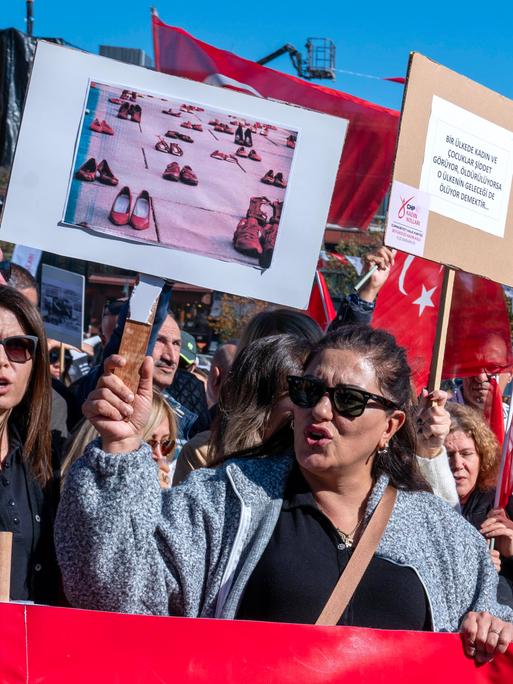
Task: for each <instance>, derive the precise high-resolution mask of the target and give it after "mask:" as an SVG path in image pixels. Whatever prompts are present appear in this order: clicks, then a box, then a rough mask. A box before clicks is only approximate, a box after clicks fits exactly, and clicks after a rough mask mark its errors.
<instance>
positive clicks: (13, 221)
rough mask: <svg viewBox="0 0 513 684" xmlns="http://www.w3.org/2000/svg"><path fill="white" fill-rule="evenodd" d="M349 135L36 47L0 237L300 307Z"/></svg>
mask: <svg viewBox="0 0 513 684" xmlns="http://www.w3.org/2000/svg"><path fill="white" fill-rule="evenodd" d="M216 120H217V121H218V122H219V123H220V124H221V127H219V126H218V125H216V123H215V121H216ZM182 124H185V126H184V125H182ZM347 125H348V122H347V121H346V120H345V119H341V118H338V117H333V116H328V115H324V114H319V113H317V112H312V111H308V110H306V109H302V108H300V107H293V106H289V105H285V104H281V103H277V102H274V101H269V100H265V99H263V98H259V97H253V96H250V95H245V94H241V93H238V92H235V91H233V90H231V89H222V88H217V87H213V86H208V85H204V84H201V83H197V82H194V81H188V80H185V79H181V78H176V77H173V76H168V75H166V74H162V73H156V72H154V71H151V70H148V69H144V68H141V67H135V66H130V65H126V64H123V63H120V62H117V61H114V60H110V59H106V58H102V57H98V56H96V55H91V54H86V53H83V52H79V51H77V50H70V49H68V48H63V47H60V46H56V45H51V44H48V43H44V42H39V43H38V46H37V50H36V57H35V61H34V66H33V70H32V75H31V79H30V84H29V89H28V94H27V99H26V104H25V110H24V115H23V121H22V125H21V130H20V135H19V139H18V145H17V149H16V156H15V160H14V164H13V168H12V173H11V178H10V183H9V188H8V193H7V200H6V205H5V209H4V213H3V218H2V227H1V230H0V238H1V239H5V240H13V241H16V242H22V243H24V244H27V245H30V246H32V247H37V248H39V249H46V250H49V251H52V252H57V253H60V254H64V255H66V256H71V257H76V258H82V259H89V260H91V261H96V262H102V263H107V264H111V265H114V266H118V267H120V268H128V269H133V270H136V271H139V272H142V273H148V274H153V275H155V276H160V277H163V278H172V279H174V280H179V281H182V282H187V283H192V284H196V285H200V286H203V287H208V288H212V289H216V290H222V291H225V292H232V293H235V294H240V295H244V296H250V297H257V298H260V299H264V300H268V301H273V302H277V303H281V304H287V305H290V306H295V307H300V308H301V307H302V308H304V307H306V305H307V302H308V298H309V295H310V289H311V284H312V280H313V276H314V272H315V266H316V263H317V259H318V254H319V248H320V245H321V242H322V238H323V233H324V229H325V224H326V218H327V214H328V208H329V204H330V201H331V195H332V191H333V186H334V182H335V176H336V172H337V168H338V164H339V161H340V155H341V151H342V147H343V143H344V138H345V133H346V130H347ZM194 126H195V127H194ZM238 129H241V130H242V143H241V136H240V134H239V135H238V134H237V131H238ZM43 131H44V134H42V132H43ZM239 133H240V132H239ZM157 144H158V146H157ZM156 146H157V147H156ZM240 149H241V150H242V152H241V151H240ZM250 150H254V151H255V152H254V153H253V154H252V157H253V158H250V157H249V153H250ZM216 152H217V153H219V154H216ZM237 152H238V153H237ZM212 155H213V156H212ZM241 155H242V156H241ZM255 155H256V156H255ZM259 159H260V161H259ZM104 162H107V165H105V163H104ZM174 162H176V164H177V165H178V172H177V173H175V171H176V167H173V168H171V170H169V168H168V167H169V166H170V165H171V164H173V163H174ZM185 167H189V168H190V169H191V170H192V172H193V174H194V175H195V176H196V178H197V180H198V183H197V184H194V183H193V182H192V180H193V179H192V177H191V175H190V173H187V172H185ZM81 170H82V173H79V172H80V171H81ZM88 172H89V175H88ZM268 172H272V173H271V174H269V173H268ZM109 173H111V175H109ZM277 174H281V176H280V175H278V179H276V175H277ZM112 176H113V177H114V180H113V179H112ZM262 178H267V180H269V179H270V182H262V181H261V179H262ZM116 181H117V182H116ZM125 188H126V189H125ZM252 197H264V198H266V201H265V202H264V203H263V205H262V206H260V207H258V208H256V209H254V211H256V212H257V213H258V212H259V213H258V221H257V225H255V224H254V221H255V219H252V222H251V224H250V226H249V231H250V233H252V235H253V237H251V236H250V242H251V245H250V246H249V247H246V248H245V249H242V248H241V245H240V244H239V243H237V245H238V248H236V246H235V242H234V233H235V231H236V229H237V227H238V226H239V225H240V221H241V220H243V221H244V220H246V218H247V213H248V211H249V210H250V206H251V198H252ZM277 203H279V204H280V205H281V203H282V208H281V217H280V216H279V215H278V213H276V212H275V206H276V205H277ZM123 217H124V218H123ZM138 219H141V220H138ZM271 229H273V230H274V237H275V240H274V238H273V237H272V235H271V233H272V232H273V230H271ZM266 236H270V240H269V241H268V242H269V245H271V246H270V247H269V245H268V247H269V249H268V250H267V251H268V252H270V254H269V259H268V260H267V262H266V261H265V260H264V259H262V258H260V257H261V254H260V251H264V250H265V249H267V248H266V247H265V242H266ZM273 246H274V247H273Z"/></svg>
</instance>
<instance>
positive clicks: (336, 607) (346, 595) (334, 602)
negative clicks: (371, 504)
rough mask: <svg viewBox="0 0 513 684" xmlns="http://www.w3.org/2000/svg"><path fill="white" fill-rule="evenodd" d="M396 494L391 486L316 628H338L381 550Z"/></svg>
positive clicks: (376, 509) (376, 510) (341, 576)
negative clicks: (363, 578) (365, 574)
mask: <svg viewBox="0 0 513 684" xmlns="http://www.w3.org/2000/svg"><path fill="white" fill-rule="evenodd" d="M396 496H397V490H396V489H395V487H392V486H391V485H388V487H387V488H386V489H385V492H384V494H383V496H382V497H381V500H380V502H379V503H378V505H377V506H376V508H375V509H374V513H373V514H372V516H371V519H370V520H369V523H368V524H367V527H366V528H365V530H364V532H363V534H362V536H361V537H360V541H359V542H358V544H357V546H356V548H355V549H354V551H353V553H352V555H351V558H350V559H349V562H348V564H347V565H346V567H345V570H344V572H343V573H342V574H341V575H340V577H339V579H338V582H337V583H336V585H335V588H334V589H333V591H332V593H331V596H330V597H329V599H328V601H327V602H326V605H325V606H324V608H323V609H322V613H321V614H320V615H319V617H318V618H317V622H316V623H315V624H316V625H325V626H328V625H336V624H337V622H338V621H339V620H340V617H341V616H342V615H343V613H344V611H345V609H346V608H347V604H348V603H349V601H350V600H351V597H352V595H353V594H354V592H355V590H356V587H357V586H358V584H359V583H360V580H361V579H362V577H363V573H364V572H365V570H366V569H367V566H368V565H369V563H370V561H371V558H372V556H373V555H374V553H375V552H376V549H377V548H378V544H379V542H380V540H381V537H382V536H383V532H384V531H385V528H386V526H387V523H388V521H389V519H390V516H391V514H392V509H393V508H394V504H395V500H396Z"/></svg>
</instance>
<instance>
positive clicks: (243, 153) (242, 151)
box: [235, 147, 248, 157]
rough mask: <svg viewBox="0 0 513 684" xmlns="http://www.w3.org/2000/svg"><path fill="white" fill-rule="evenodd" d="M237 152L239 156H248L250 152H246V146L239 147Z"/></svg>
mask: <svg viewBox="0 0 513 684" xmlns="http://www.w3.org/2000/svg"><path fill="white" fill-rule="evenodd" d="M235 154H236V155H237V157H247V156H248V153H247V152H246V148H245V147H239V148H238V150H237V152H235Z"/></svg>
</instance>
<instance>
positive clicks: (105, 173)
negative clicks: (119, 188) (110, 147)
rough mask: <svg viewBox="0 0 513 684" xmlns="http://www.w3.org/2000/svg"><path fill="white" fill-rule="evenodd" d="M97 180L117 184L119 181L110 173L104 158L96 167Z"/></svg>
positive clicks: (107, 183) (105, 183) (106, 183)
mask: <svg viewBox="0 0 513 684" xmlns="http://www.w3.org/2000/svg"><path fill="white" fill-rule="evenodd" d="M96 172H97V174H98V180H99V181H100V183H103V184H104V185H117V184H118V183H119V181H118V179H117V178H116V176H115V175H114V174H113V173H112V171H111V169H110V166H109V165H108V163H107V160H106V159H103V160H102V161H101V162H100V163H99V164H98V167H97V169H96Z"/></svg>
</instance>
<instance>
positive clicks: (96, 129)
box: [89, 119, 103, 133]
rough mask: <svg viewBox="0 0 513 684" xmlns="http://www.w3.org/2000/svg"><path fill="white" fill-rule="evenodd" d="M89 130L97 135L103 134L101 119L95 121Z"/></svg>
mask: <svg viewBox="0 0 513 684" xmlns="http://www.w3.org/2000/svg"><path fill="white" fill-rule="evenodd" d="M89 128H90V129H91V130H92V131H94V132H95V133H103V128H102V124H101V121H100V119H95V120H94V121H93V123H92V124H91V125H90V126H89Z"/></svg>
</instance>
